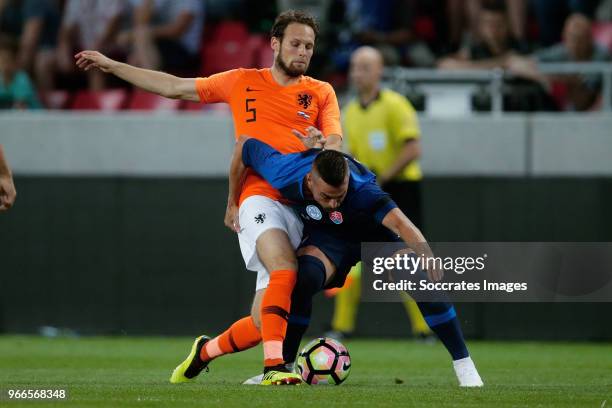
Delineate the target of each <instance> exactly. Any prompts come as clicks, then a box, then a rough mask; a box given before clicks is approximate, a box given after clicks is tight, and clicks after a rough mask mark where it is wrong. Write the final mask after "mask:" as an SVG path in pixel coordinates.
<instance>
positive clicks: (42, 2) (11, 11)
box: [0, 0, 61, 89]
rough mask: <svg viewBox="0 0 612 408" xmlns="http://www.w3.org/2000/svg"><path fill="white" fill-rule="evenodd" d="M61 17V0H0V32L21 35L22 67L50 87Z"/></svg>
mask: <svg viewBox="0 0 612 408" xmlns="http://www.w3.org/2000/svg"><path fill="white" fill-rule="evenodd" d="M60 21H61V4H60V0H21V1H17V0H0V33H1V34H8V35H9V36H11V37H13V38H15V39H17V38H19V52H18V55H17V61H18V64H19V67H20V68H21V69H23V70H25V71H27V72H29V73H33V74H34V78H35V79H36V83H37V85H38V87H39V89H48V88H49V78H50V76H51V77H52V74H53V72H54V69H53V66H54V61H55V58H54V54H55V48H56V47H57V35H58V31H59V25H60Z"/></svg>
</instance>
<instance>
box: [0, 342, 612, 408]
mask: <svg viewBox="0 0 612 408" xmlns="http://www.w3.org/2000/svg"><path fill="white" fill-rule="evenodd" d="M191 341H192V340H191V339H188V338H145V337H143V338H122V337H116V338H101V337H92V338H80V339H68V338H54V339H47V338H40V337H22V336H0V388H1V389H2V393H3V395H2V397H0V406H6V407H19V406H32V407H39V406H57V407H67V406H74V407H196V406H201V407H257V406H262V407H263V406H266V407H279V408H283V407H360V406H361V407H445V406H449V407H596V408H600V407H612V345H611V344H584V343H576V344H572V343H516V342H498V343H492V342H471V343H470V344H469V345H470V349H471V352H472V355H473V357H474V359H475V361H476V364H477V366H478V368H479V370H480V373H481V375H482V377H483V380H484V381H485V387H484V388H483V389H459V388H458V387H457V386H456V384H455V381H456V380H455V377H454V374H453V372H452V368H451V364H450V360H449V357H448V355H447V354H446V351H445V350H444V348H443V347H442V345H441V344H439V343H437V344H434V345H426V344H419V343H415V342H412V341H408V340H405V341H400V340H397V341H384V340H353V341H348V342H346V344H347V346H348V348H349V351H350V353H351V357H352V362H353V367H352V371H351V375H350V377H349V378H348V380H347V381H346V382H345V383H344V384H343V385H341V386H299V387H262V386H242V385H239V383H240V382H241V381H243V380H245V379H246V378H248V377H250V376H252V375H255V374H257V373H258V372H259V370H260V364H261V348H260V347H256V348H255V349H253V350H250V351H247V352H243V353H240V354H236V355H231V356H226V357H223V358H220V359H218V360H216V361H214V362H213V363H212V364H211V367H210V372H209V373H203V374H202V375H201V376H200V377H199V378H198V379H197V380H196V381H195V382H193V383H190V384H182V385H171V384H169V383H168V378H169V376H170V373H171V372H172V369H173V368H174V367H175V366H176V365H177V364H178V363H179V362H180V361H181V360H182V359H183V358H184V356H185V355H186V354H187V352H188V350H189V348H190V346H191ZM49 387H52V388H66V389H67V390H68V393H69V398H68V400H66V401H54V402H50V401H45V402H42V401H7V396H6V395H7V390H8V389H43V388H49Z"/></svg>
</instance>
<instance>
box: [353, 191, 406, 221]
mask: <svg viewBox="0 0 612 408" xmlns="http://www.w3.org/2000/svg"><path fill="white" fill-rule="evenodd" d="M354 200H355V202H357V203H359V207H360V210H361V211H364V212H367V213H369V214H372V217H374V219H375V220H376V222H377V223H378V224H382V220H383V219H384V218H385V216H386V215H387V214H388V213H389V211H391V210H392V209H394V208H397V204H396V203H395V201H393V200H392V199H391V196H390V195H389V194H387V193H385V192H384V191H382V189H381V188H380V187H379V186H378V184H376V182H375V181H372V182H370V183H367V184H365V185H364V186H362V187H361V188H360V189H359V190H357V191H356V192H355V197H354Z"/></svg>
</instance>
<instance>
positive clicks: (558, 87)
mask: <svg viewBox="0 0 612 408" xmlns="http://www.w3.org/2000/svg"><path fill="white" fill-rule="evenodd" d="M550 96H551V97H552V99H553V100H554V101H555V104H556V105H557V107H558V108H559V109H560V110H562V111H563V110H566V109H567V103H568V101H567V85H566V84H565V82H562V81H553V82H552V83H551V85H550Z"/></svg>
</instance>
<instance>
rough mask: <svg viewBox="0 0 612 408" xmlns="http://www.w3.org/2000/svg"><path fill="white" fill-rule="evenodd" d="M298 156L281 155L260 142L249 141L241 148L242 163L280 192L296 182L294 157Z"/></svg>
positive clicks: (294, 154) (255, 140)
mask: <svg viewBox="0 0 612 408" xmlns="http://www.w3.org/2000/svg"><path fill="white" fill-rule="evenodd" d="M300 154H301V153H292V154H282V153H280V152H279V151H278V150H276V149H274V148H273V147H271V146H270V145H268V144H266V143H264V142H262V141H260V140H257V139H249V140H247V141H246V142H245V143H244V146H243V147H242V162H243V163H244V165H245V166H247V167H250V168H252V169H253V170H255V171H256V172H257V173H258V174H259V175H260V176H262V177H263V178H264V179H265V180H266V181H267V182H268V183H270V185H271V186H272V187H274V188H275V189H277V190H280V189H281V188H283V187H286V186H288V185H289V184H291V183H294V182H295V181H296V180H295V179H294V176H295V174H296V169H297V166H296V163H297V161H296V156H299V155H300Z"/></svg>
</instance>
